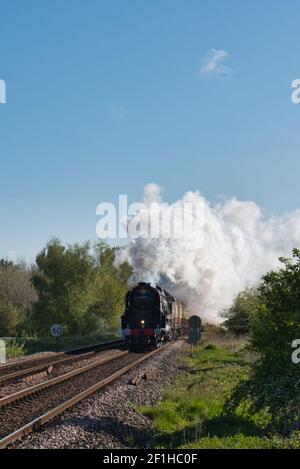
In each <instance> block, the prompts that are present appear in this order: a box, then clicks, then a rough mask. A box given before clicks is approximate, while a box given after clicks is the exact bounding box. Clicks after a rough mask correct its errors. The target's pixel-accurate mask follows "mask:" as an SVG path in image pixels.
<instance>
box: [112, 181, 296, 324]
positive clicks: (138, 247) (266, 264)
mask: <svg viewBox="0 0 300 469" xmlns="http://www.w3.org/2000/svg"><path fill="white" fill-rule="evenodd" d="M160 192H161V189H160V188H159V186H157V185H156V184H153V183H152V184H148V185H147V186H146V187H145V189H144V203H145V204H146V206H147V207H148V206H149V207H150V204H151V202H156V203H159V204H161V205H162V206H163V207H166V206H169V208H172V206H173V205H174V204H171V205H168V204H166V203H165V202H163V201H162V199H161V196H160ZM191 201H192V202H193V203H195V204H196V206H197V207H198V209H199V210H200V211H201V216H202V217H203V227H202V230H203V232H202V233H201V234H200V233H199V235H201V244H200V245H198V244H197V238H198V234H197V233H193V234H192V236H191V238H189V239H186V238H179V239H175V238H167V239H166V238H159V239H153V238H152V239H151V238H148V239H147V238H141V237H137V238H136V239H134V240H131V241H130V242H129V243H128V245H127V246H125V247H124V249H123V250H121V251H120V253H119V255H118V259H117V262H122V261H124V260H127V261H128V262H130V263H131V264H132V265H133V267H134V269H135V272H136V276H135V280H136V281H148V282H152V283H158V284H160V285H162V286H164V287H165V288H166V289H168V290H169V291H170V292H172V293H173V294H174V295H176V296H178V297H179V298H181V299H184V300H185V301H186V302H187V304H188V306H189V308H190V310H191V312H192V313H193V314H198V315H199V316H200V317H201V318H202V319H203V320H204V321H207V322H211V323H219V322H220V321H221V320H222V318H221V316H220V314H221V312H222V311H223V310H224V309H226V308H228V307H230V305H231V304H232V301H233V299H234V298H235V296H236V295H237V294H238V293H239V292H240V291H241V290H242V289H244V288H245V287H247V286H252V285H255V284H256V283H257V282H258V281H259V279H260V278H261V276H262V275H264V274H265V273H266V272H267V271H269V270H271V269H274V268H276V267H278V265H279V263H278V257H280V256H290V255H291V250H292V248H294V247H300V210H295V211H294V212H292V213H290V214H287V215H285V216H282V217H274V216H266V215H265V214H264V213H263V211H262V209H261V208H260V207H259V206H258V205H257V204H256V203H255V202H251V201H246V202H242V201H239V200H237V199H236V198H231V199H228V200H225V201H224V202H222V203H218V204H217V205H215V206H211V205H210V204H209V202H208V201H207V200H206V199H205V198H204V197H203V196H202V195H201V194H200V193H199V192H187V193H186V194H185V195H184V196H183V197H182V199H181V200H179V201H176V202H175V204H177V205H178V204H184V203H186V202H189V203H190V202H191ZM149 210H150V208H149ZM175 223H176V220H175Z"/></svg>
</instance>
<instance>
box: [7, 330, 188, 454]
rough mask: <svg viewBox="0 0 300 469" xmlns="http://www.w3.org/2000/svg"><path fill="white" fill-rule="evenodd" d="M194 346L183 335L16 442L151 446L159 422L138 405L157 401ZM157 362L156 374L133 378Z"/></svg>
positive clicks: (27, 445)
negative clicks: (189, 346)
mask: <svg viewBox="0 0 300 469" xmlns="http://www.w3.org/2000/svg"><path fill="white" fill-rule="evenodd" d="M187 348H188V345H187V343H186V342H185V340H183V339H181V340H178V341H176V342H174V343H172V344H170V345H168V346H166V348H165V349H163V350H162V351H161V352H160V353H159V354H157V355H154V356H153V357H152V358H149V359H148V360H147V361H146V362H145V363H142V364H141V365H139V366H138V367H136V368H134V369H133V370H131V372H129V373H128V374H127V375H125V376H122V377H120V378H119V379H118V380H117V381H115V382H114V383H113V384H111V385H110V386H108V387H107V388H105V389H104V390H100V391H98V392H97V393H96V394H94V395H93V396H91V397H89V398H88V399H86V400H85V401H83V402H81V403H79V404H77V405H76V406H74V407H73V408H71V409H69V410H67V411H66V412H64V414H62V415H61V416H60V417H57V418H56V419H55V420H53V421H52V422H50V423H48V424H47V425H45V426H44V427H42V429H40V430H39V431H38V432H35V433H33V434H31V435H28V436H27V437H25V438H23V439H22V440H20V441H19V442H15V443H14V444H12V445H11V446H10V447H13V448H34V449H37V448H39V449H43V448H53V449H54V448H105V449H117V448H131V447H134V448H145V447H147V446H149V447H151V440H152V438H153V425H152V422H151V420H149V419H148V418H147V417H145V416H144V415H142V414H141V413H140V412H139V411H138V407H139V406H144V405H148V406H149V405H150V406H151V405H154V404H155V403H157V402H158V401H159V400H160V399H161V398H162V395H163V393H164V390H165V388H166V386H167V385H168V384H169V383H170V382H172V380H174V378H175V377H176V375H177V374H178V373H179V372H180V369H179V367H180V362H181V356H182V353H183V351H184V350H186V349H187ZM153 368H155V369H156V370H157V373H156V374H155V378H153V379H150V380H144V379H142V380H141V381H140V382H139V383H138V384H137V385H135V386H134V385H132V384H130V381H131V380H132V379H133V378H134V377H136V376H137V375H138V374H144V373H145V372H147V371H150V370H153Z"/></svg>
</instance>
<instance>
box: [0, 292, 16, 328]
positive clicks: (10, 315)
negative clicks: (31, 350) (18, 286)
mask: <svg viewBox="0 0 300 469" xmlns="http://www.w3.org/2000/svg"><path fill="white" fill-rule="evenodd" d="M18 320H19V313H18V310H17V309H16V308H15V307H14V306H12V305H10V304H8V303H7V302H6V301H5V300H3V298H0V337H8V336H9V337H10V336H14V335H15V333H16V328H17V324H18Z"/></svg>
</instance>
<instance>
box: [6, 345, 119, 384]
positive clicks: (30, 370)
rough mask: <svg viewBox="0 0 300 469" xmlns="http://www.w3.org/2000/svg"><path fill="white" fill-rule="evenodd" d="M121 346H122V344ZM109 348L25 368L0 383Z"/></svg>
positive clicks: (9, 374) (106, 348)
mask: <svg viewBox="0 0 300 469" xmlns="http://www.w3.org/2000/svg"><path fill="white" fill-rule="evenodd" d="M121 345H123V343H122V344H121ZM110 348H111V347H110V346H107V347H105V348H101V349H99V350H94V351H93V352H86V353H80V354H79V355H72V356H71V357H69V356H68V357H66V358H61V359H59V360H55V361H53V362H49V363H44V364H43V365H37V366H33V367H31V368H25V369H24V370H19V371H15V372H14V373H8V374H6V375H4V376H0V383H1V382H3V381H8V380H11V379H14V378H19V377H22V376H27V375H30V374H31V373H35V372H37V371H43V370H47V369H48V368H49V367H50V366H53V367H55V366H56V365H61V364H62V363H68V362H69V361H72V360H76V358H77V359H79V358H83V359H84V358H85V357H88V356H89V355H93V354H94V353H97V352H102V351H105V350H109V349H110ZM112 350H113V348H112Z"/></svg>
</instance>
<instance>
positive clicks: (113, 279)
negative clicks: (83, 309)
mask: <svg viewBox="0 0 300 469" xmlns="http://www.w3.org/2000/svg"><path fill="white" fill-rule="evenodd" d="M115 252H116V249H113V248H110V247H108V246H107V245H106V244H105V243H103V242H100V243H98V244H97V245H96V246H95V261H96V265H97V276H96V279H95V289H94V302H93V304H92V305H91V307H90V313H91V314H92V315H93V316H94V317H95V318H96V319H97V321H98V324H101V325H102V327H103V326H104V327H105V328H106V329H108V330H111V331H117V330H118V329H119V328H120V316H121V314H122V313H123V311H124V298H125V295H126V292H127V290H128V281H129V279H130V277H131V275H132V268H131V267H130V265H129V264H128V263H127V262H124V263H123V264H121V265H119V266H116V265H115Z"/></svg>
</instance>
